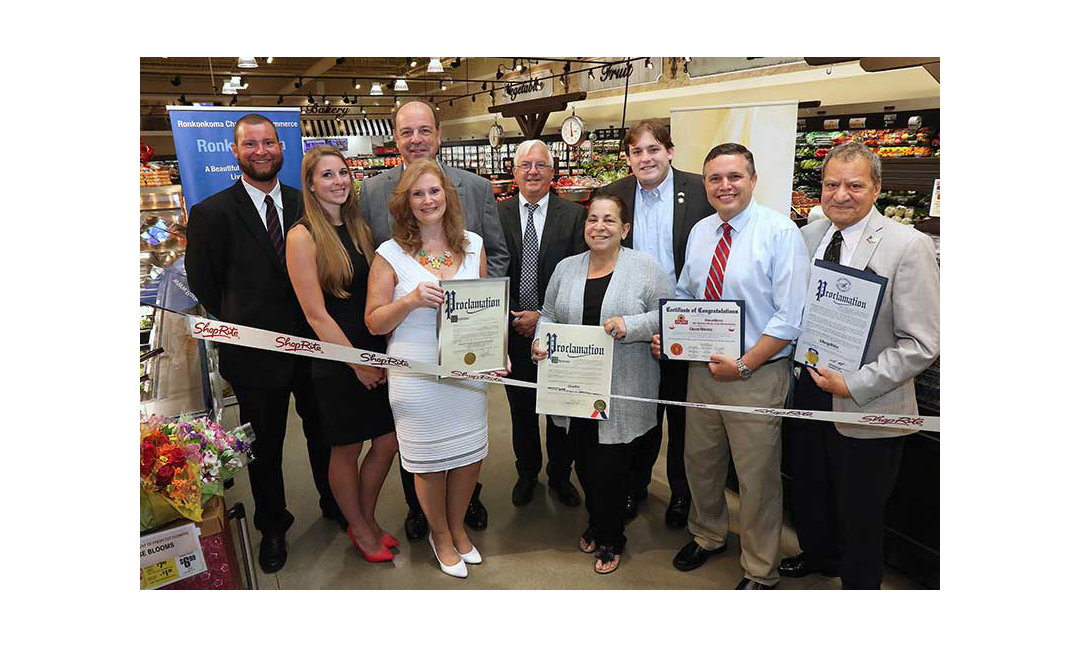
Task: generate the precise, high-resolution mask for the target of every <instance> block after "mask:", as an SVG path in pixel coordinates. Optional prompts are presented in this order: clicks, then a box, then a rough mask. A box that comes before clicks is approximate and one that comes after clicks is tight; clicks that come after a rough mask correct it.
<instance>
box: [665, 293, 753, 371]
mask: <svg viewBox="0 0 1080 648" xmlns="http://www.w3.org/2000/svg"><path fill="white" fill-rule="evenodd" d="M745 317H746V315H745V309H744V305H743V301H742V300H741V299H721V300H719V301H716V300H708V299H661V300H660V353H661V355H662V357H663V358H665V359H667V360H696V361H699V362H709V357H710V356H712V355H713V354H717V353H718V354H721V355H727V356H731V357H733V358H739V357H741V356H742V354H743V328H744V322H745Z"/></svg>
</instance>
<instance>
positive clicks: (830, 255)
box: [825, 230, 844, 263]
mask: <svg viewBox="0 0 1080 648" xmlns="http://www.w3.org/2000/svg"><path fill="white" fill-rule="evenodd" d="M843 242H844V235H843V234H841V233H840V230H836V231H835V232H833V235H832V240H831V241H829V246H828V247H827V248H825V260H826V261H832V262H833V263H840V244H841V243H843Z"/></svg>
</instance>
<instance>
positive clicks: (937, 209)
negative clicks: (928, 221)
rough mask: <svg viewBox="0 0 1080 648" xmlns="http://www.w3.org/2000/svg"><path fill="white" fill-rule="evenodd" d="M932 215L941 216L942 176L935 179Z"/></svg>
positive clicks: (931, 200) (931, 199)
mask: <svg viewBox="0 0 1080 648" xmlns="http://www.w3.org/2000/svg"><path fill="white" fill-rule="evenodd" d="M930 215H931V216H938V217H940V216H941V178H938V179H937V180H934V193H933V194H931V198H930Z"/></svg>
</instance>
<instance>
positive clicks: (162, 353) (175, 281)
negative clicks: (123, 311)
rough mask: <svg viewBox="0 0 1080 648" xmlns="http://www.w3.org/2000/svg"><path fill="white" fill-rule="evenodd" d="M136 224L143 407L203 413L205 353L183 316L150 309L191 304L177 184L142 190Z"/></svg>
mask: <svg viewBox="0 0 1080 648" xmlns="http://www.w3.org/2000/svg"><path fill="white" fill-rule="evenodd" d="M139 220H140V232H139V235H140V236H139V257H140V258H139V271H140V272H139V274H140V276H139V303H140V306H139V308H140V313H139V314H140V322H139V344H140V377H139V388H140V389H139V400H140V403H141V408H142V410H143V412H144V413H146V414H159V415H162V416H177V415H180V414H201V413H205V412H206V411H207V409H208V403H209V402H210V401H209V384H208V383H209V381H208V379H207V377H206V366H207V360H206V352H205V349H204V348H203V347H202V345H201V344H200V343H199V341H197V340H195V339H194V338H192V337H191V336H190V335H189V334H188V330H187V321H186V319H185V318H184V317H183V316H182V315H178V314H175V313H171V312H167V311H164V310H161V309H158V308H155V307H154V306H166V307H172V309H173V310H183V309H184V306H188V307H190V306H192V305H194V303H195V301H194V298H193V297H190V298H189V297H187V295H186V294H185V291H187V288H186V286H187V282H186V276H185V275H184V273H183V255H184V249H185V247H186V245H187V211H186V209H185V207H184V200H183V193H182V191H181V188H180V185H166V186H157V187H140V189H139ZM188 294H189V293H188Z"/></svg>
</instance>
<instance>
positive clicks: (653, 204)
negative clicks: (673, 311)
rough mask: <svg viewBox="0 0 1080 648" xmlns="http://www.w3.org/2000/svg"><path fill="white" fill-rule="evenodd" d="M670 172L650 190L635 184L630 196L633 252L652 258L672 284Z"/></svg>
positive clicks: (673, 264)
mask: <svg viewBox="0 0 1080 648" xmlns="http://www.w3.org/2000/svg"><path fill="white" fill-rule="evenodd" d="M674 176H675V174H674V173H672V171H671V169H668V173H667V177H666V178H664V180H663V181H662V182H661V183H660V184H659V185H657V186H656V188H655V189H653V190H651V191H650V190H648V189H646V188H644V187H642V186H641V183H640V182H639V183H637V192H636V193H635V194H634V249H635V250H640V251H642V252H644V253H646V254H648V255H649V256H651V257H652V258H654V259H656V261H657V263H659V264H660V267H661V268H663V269H664V272H667V274H668V278H669V279H671V285H673V286H674V285H675V282H676V281H678V277H676V276H675V248H674V247H673V245H672V241H671V230H672V228H673V227H674V224H673V223H674V220H675V196H674V193H675V190H674V187H675V182H674V180H673V177H674Z"/></svg>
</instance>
